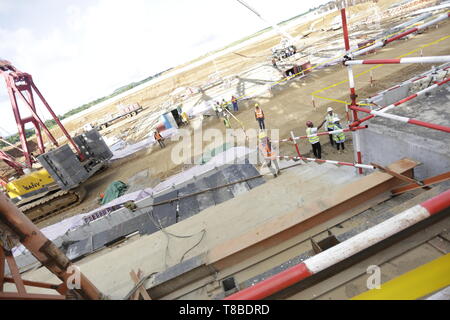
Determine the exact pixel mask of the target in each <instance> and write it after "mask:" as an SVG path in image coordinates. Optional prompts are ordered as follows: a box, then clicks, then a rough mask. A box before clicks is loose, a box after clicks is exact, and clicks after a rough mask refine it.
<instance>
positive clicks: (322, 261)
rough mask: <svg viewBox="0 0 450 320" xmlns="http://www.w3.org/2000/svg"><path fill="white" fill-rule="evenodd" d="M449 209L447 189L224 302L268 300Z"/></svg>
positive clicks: (449, 199) (449, 192) (449, 193)
mask: <svg viewBox="0 0 450 320" xmlns="http://www.w3.org/2000/svg"><path fill="white" fill-rule="evenodd" d="M449 207H450V190H447V191H445V192H443V193H441V194H439V195H437V196H435V197H433V198H431V199H429V200H427V201H425V202H422V203H421V204H419V205H416V206H414V207H412V208H410V209H408V210H405V211H403V212H402V213H400V214H398V215H396V216H394V217H392V218H390V219H388V220H386V221H384V222H382V223H380V224H378V225H376V226H374V227H372V228H370V229H368V230H366V231H364V232H361V233H360V234H357V235H356V236H354V237H352V238H350V239H348V240H346V241H344V242H341V243H339V244H337V245H335V246H334V247H331V248H330V249H327V250H325V251H323V252H321V253H319V254H317V255H315V256H313V257H311V258H309V259H307V260H305V261H303V262H302V263H300V264H298V265H296V266H294V267H291V268H289V269H287V270H285V271H282V272H280V273H278V274H276V275H275V276H272V277H270V278H268V279H266V280H264V281H261V282H259V283H257V284H255V285H254V286H252V287H249V288H246V289H244V290H241V291H239V292H237V293H235V294H233V295H230V296H228V297H227V298H225V300H260V299H264V298H267V297H269V296H271V295H273V294H275V293H277V292H279V291H281V290H283V289H286V288H288V287H290V286H292V285H294V284H296V283H297V282H299V281H301V280H304V279H306V278H308V277H310V276H312V275H314V274H317V273H319V272H320V271H323V270H325V269H327V268H329V267H331V266H333V265H336V264H337V263H339V262H341V261H343V260H345V259H347V258H349V257H351V256H353V255H355V254H357V253H359V252H361V251H363V250H365V249H367V248H369V247H371V246H373V245H375V244H377V243H379V242H381V241H383V240H385V239H387V238H389V237H391V236H393V235H395V234H398V233H399V232H401V231H403V230H405V229H407V228H409V227H411V226H413V225H415V224H417V223H419V222H421V221H423V220H425V219H427V218H429V217H430V216H432V215H434V214H437V213H439V212H441V211H443V210H445V209H447V208H449Z"/></svg>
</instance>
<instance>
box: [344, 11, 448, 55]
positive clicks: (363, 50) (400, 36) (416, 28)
mask: <svg viewBox="0 0 450 320" xmlns="http://www.w3.org/2000/svg"><path fill="white" fill-rule="evenodd" d="M449 17H450V13H449V12H447V13H445V14H442V15H440V16H439V17H437V18H436V19H433V20H430V21H428V22H426V23H424V24H422V25H421V26H418V27H415V28H412V29H409V30H406V31H405V32H402V33H400V34H398V35H396V36H393V37H391V38H389V39H387V40H385V41H383V40H380V41H377V42H376V43H374V44H373V45H371V46H368V47H366V48H363V49H361V50H358V51H355V52H353V53H350V54H348V56H349V57H350V58H354V57H357V56H360V55H362V54H364V53H366V52H369V51H372V50H374V49H378V48H381V47H384V46H385V45H386V44H388V43H391V42H393V41H395V40H399V39H401V38H403V37H405V36H407V35H409V34H411V33H414V32H417V31H420V30H423V29H425V28H428V27H429V26H431V25H433V24H436V23H439V22H440V21H442V20H445V19H448V18H449Z"/></svg>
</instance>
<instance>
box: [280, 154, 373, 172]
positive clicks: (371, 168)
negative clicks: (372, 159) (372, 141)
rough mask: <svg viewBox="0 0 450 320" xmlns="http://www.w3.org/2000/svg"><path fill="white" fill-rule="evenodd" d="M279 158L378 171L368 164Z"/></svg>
mask: <svg viewBox="0 0 450 320" xmlns="http://www.w3.org/2000/svg"><path fill="white" fill-rule="evenodd" d="M277 158H278V159H281V160H303V161H310V162H318V163H331V164H335V165H340V166H348V167H355V168H359V169H370V170H375V169H376V168H375V167H374V166H371V165H368V164H360V163H351V162H342V161H335V160H322V159H314V158H306V157H292V156H278V157H277Z"/></svg>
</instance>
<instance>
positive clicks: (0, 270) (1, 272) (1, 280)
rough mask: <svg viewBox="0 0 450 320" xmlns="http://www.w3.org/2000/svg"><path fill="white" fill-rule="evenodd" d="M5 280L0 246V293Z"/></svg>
mask: <svg viewBox="0 0 450 320" xmlns="http://www.w3.org/2000/svg"><path fill="white" fill-rule="evenodd" d="M4 279H5V252H4V251H3V248H2V246H0V292H3V283H4Z"/></svg>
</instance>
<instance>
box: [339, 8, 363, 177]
mask: <svg viewBox="0 0 450 320" xmlns="http://www.w3.org/2000/svg"><path fill="white" fill-rule="evenodd" d="M341 19H342V31H343V33H344V43H345V51H346V52H347V53H349V52H350V39H349V37H348V27H347V16H346V13H345V8H343V9H341ZM347 69H348V73H349V82H350V99H351V101H352V104H351V106H357V103H356V98H357V97H358V96H357V95H356V90H355V82H354V79H353V72H352V69H351V66H347ZM352 111H353V113H352V114H353V119H352V120H353V122H356V121H358V112H356V111H355V110H352ZM354 135H355V137H356V140H358V136H357V135H358V133H356V132H355V134H354ZM358 148H359V146H358ZM356 162H357V163H359V164H361V163H362V153H361V151H360V150H359V149H357V150H356ZM358 173H359V174H362V173H363V171H362V169H361V168H359V169H358Z"/></svg>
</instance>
